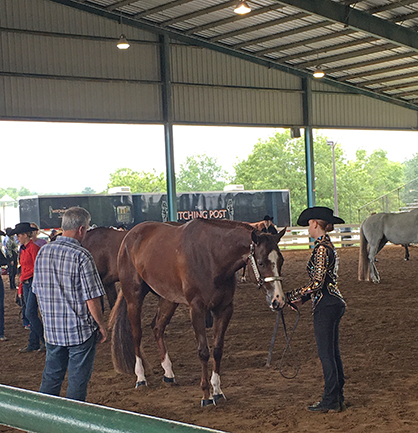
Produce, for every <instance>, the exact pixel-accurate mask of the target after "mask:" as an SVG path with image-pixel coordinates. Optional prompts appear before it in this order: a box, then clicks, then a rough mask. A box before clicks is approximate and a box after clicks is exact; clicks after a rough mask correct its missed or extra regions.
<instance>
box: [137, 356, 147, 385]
mask: <svg viewBox="0 0 418 433" xmlns="http://www.w3.org/2000/svg"><path fill="white" fill-rule="evenodd" d="M135 359H136V363H135V374H136V381H137V382H145V383H146V382H147V379H145V370H144V366H143V365H142V359H141V358H140V357H139V356H135Z"/></svg>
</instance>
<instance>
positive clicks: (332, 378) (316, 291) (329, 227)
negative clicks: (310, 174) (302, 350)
mask: <svg viewBox="0 0 418 433" xmlns="http://www.w3.org/2000/svg"><path fill="white" fill-rule="evenodd" d="M297 224H298V225H300V226H305V227H306V226H308V227H309V228H308V230H309V235H310V236H311V237H312V238H314V239H316V241H315V247H314V249H313V251H312V255H311V258H310V259H309V261H308V266H307V270H308V275H309V282H308V284H307V285H306V286H304V287H301V288H298V289H295V290H292V291H291V292H288V293H287V294H286V295H287V299H288V301H289V303H290V306H294V307H295V306H297V305H298V304H300V303H304V302H306V301H307V300H309V299H311V300H312V308H313V323H314V331H315V339H316V345H317V348H318V355H319V358H320V360H321V363H322V370H323V374H324V382H325V384H324V392H323V395H322V399H321V401H319V402H317V403H314V404H313V405H311V406H308V410H309V411H312V412H322V413H324V412H330V411H334V412H335V411H337V412H339V411H341V410H343V408H344V394H343V387H344V383H345V379H344V370H343V363H342V361H341V356H340V349H339V337H338V332H339V324H340V320H341V318H342V316H343V314H344V312H345V302H344V299H343V297H342V295H341V293H340V291H339V290H338V282H337V272H338V256H337V252H336V250H335V248H334V245H333V244H332V242H331V240H330V238H329V236H328V234H327V233H328V232H331V231H333V230H334V224H344V220H342V219H341V218H339V217H337V216H334V213H333V211H332V209H330V208H327V207H322V206H314V207H309V208H307V209H305V210H304V211H303V212H302V213H301V214H300V216H299V219H298V221H297Z"/></svg>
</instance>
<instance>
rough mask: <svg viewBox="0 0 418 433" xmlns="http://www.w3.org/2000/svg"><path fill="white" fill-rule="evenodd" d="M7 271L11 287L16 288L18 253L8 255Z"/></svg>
mask: <svg viewBox="0 0 418 433" xmlns="http://www.w3.org/2000/svg"><path fill="white" fill-rule="evenodd" d="M7 273H8V274H9V283H10V288H11V289H16V282H15V279H16V273H17V254H13V256H12V257H7Z"/></svg>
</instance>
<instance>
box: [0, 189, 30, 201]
mask: <svg viewBox="0 0 418 433" xmlns="http://www.w3.org/2000/svg"><path fill="white" fill-rule="evenodd" d="M5 194H7V195H9V196H10V197H12V198H14V199H17V198H18V197H25V196H28V195H36V194H37V193H36V192H33V191H32V192H31V191H30V190H29V189H28V188H25V187H23V186H22V187H21V188H20V189H17V188H10V187H9V188H0V198H1V197H3V196H4V195H5Z"/></svg>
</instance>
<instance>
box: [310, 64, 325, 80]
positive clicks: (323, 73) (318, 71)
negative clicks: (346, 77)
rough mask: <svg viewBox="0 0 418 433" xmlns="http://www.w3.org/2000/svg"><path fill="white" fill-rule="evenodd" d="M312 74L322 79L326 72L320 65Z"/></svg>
mask: <svg viewBox="0 0 418 433" xmlns="http://www.w3.org/2000/svg"><path fill="white" fill-rule="evenodd" d="M312 75H313V77H314V78H316V79H320V78H324V77H325V72H324V71H323V70H322V69H321V68H320V67H319V66H317V67H316V68H315V70H314V72H313V74H312Z"/></svg>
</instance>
